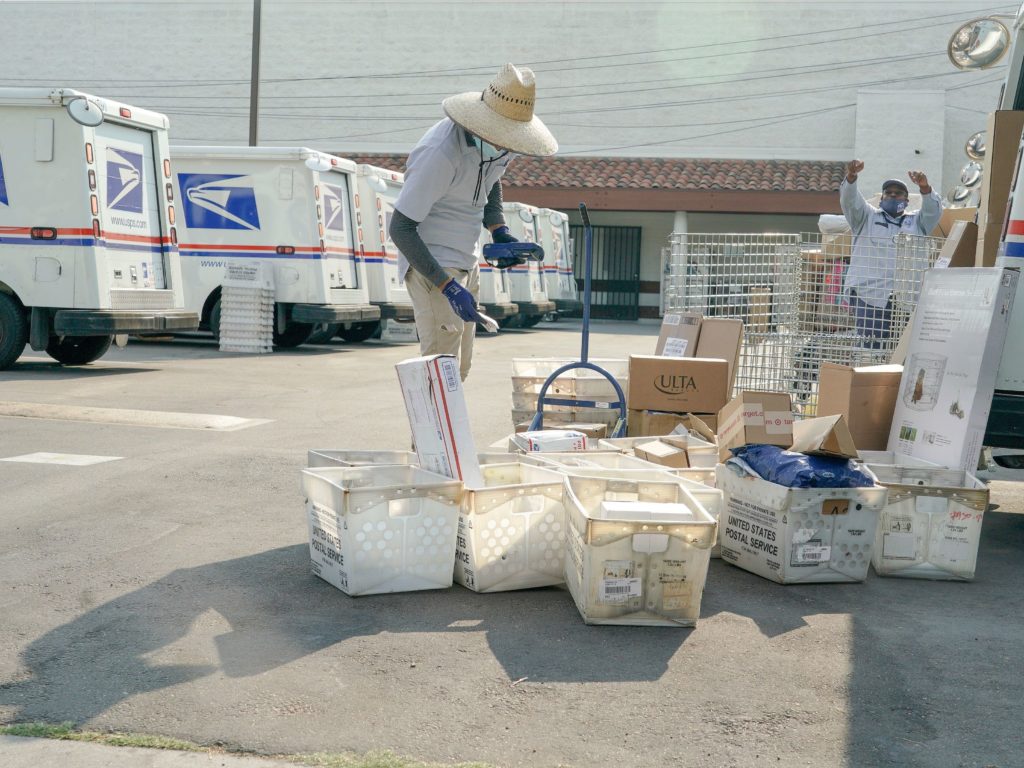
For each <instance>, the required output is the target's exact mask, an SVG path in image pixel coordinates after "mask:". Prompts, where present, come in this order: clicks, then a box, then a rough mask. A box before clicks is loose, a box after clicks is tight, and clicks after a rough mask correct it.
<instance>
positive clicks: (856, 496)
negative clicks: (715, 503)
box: [715, 464, 888, 584]
mask: <svg viewBox="0 0 1024 768" xmlns="http://www.w3.org/2000/svg"><path fill="white" fill-rule="evenodd" d="M715 476H716V483H717V485H718V488H719V489H720V490H721V491H722V492H723V493H724V494H725V510H724V511H723V512H722V521H721V522H722V525H721V529H720V531H719V543H720V544H721V547H722V559H723V560H726V561H728V562H730V563H732V564H733V565H737V566H739V567H740V568H743V569H744V570H747V571H750V572H751V573H756V574H757V575H759V576H764V577H765V578H766V579H771V580H772V581H777V582H779V583H780V584H804V583H810V582H834V581H840V582H844V581H845V582H856V581H864V580H865V579H866V578H867V575H868V563H870V562H871V552H872V549H873V545H874V542H875V530H876V528H877V526H878V518H879V514H880V513H881V511H882V509H883V508H884V507H885V504H886V498H887V496H888V490H887V489H886V488H883V487H881V486H878V485H876V486H874V487H871V488H787V487H785V486H782V485H777V484H775V483H770V482H768V481H767V480H763V479H762V478H760V477H755V476H750V475H748V476H746V477H741V476H740V475H738V474H737V473H736V472H734V471H733V470H731V469H729V467H727V466H726V465H724V464H719V465H718V466H717V467H716V468H715Z"/></svg>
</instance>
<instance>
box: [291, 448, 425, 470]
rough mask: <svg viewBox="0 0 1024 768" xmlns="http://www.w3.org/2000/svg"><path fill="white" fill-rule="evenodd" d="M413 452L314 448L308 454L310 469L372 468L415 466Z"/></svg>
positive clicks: (307, 463)
mask: <svg viewBox="0 0 1024 768" xmlns="http://www.w3.org/2000/svg"><path fill="white" fill-rule="evenodd" d="M416 463H417V461H416V454H415V453H413V452H412V451H350V450H344V449H342V450H337V449H333V448H314V449H312V450H310V451H308V452H307V455H306V466H308V467H368V466H370V467H372V466H389V465H405V464H408V465H413V466H415V465H416Z"/></svg>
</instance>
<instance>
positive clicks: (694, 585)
mask: <svg viewBox="0 0 1024 768" xmlns="http://www.w3.org/2000/svg"><path fill="white" fill-rule="evenodd" d="M565 483H566V485H565V493H566V501H565V509H566V520H567V527H566V559H565V581H566V585H567V586H568V588H569V592H570V593H571V594H572V596H573V600H574V601H575V602H576V607H577V609H578V610H579V612H580V615H581V616H582V617H583V620H584V621H585V622H586V623H587V624H626V625H634V626H694V625H695V624H696V623H697V619H698V617H699V616H700V602H701V596H702V594H703V591H704V582H705V581H706V579H707V571H708V563H709V562H710V553H711V547H712V545H713V544H714V541H715V536H716V533H717V523H716V522H715V520H714V518H713V517H712V516H711V514H710V513H709V512H708V511H707V510H706V509H704V508H703V507H702V506H701V505H700V503H699V502H698V501H697V500H696V499H695V498H694V496H693V494H692V493H691V492H690V491H689V490H688V489H687V488H685V487H684V486H683V485H682V484H681V483H679V482H660V481H648V480H625V479H621V478H617V477H616V478H611V477H584V476H578V477H577V476H573V475H567V476H566V480H565ZM608 502H612V503H615V502H632V503H633V504H632V506H633V507H634V508H635V512H633V513H629V512H622V511H620V512H617V513H614V514H613V513H609V512H607V508H608Z"/></svg>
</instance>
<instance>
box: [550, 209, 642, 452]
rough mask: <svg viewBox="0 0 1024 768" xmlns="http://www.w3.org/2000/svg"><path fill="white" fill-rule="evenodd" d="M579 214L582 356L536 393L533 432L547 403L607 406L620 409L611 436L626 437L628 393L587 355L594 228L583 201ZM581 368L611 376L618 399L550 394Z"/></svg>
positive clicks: (558, 371)
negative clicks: (581, 234)
mask: <svg viewBox="0 0 1024 768" xmlns="http://www.w3.org/2000/svg"><path fill="white" fill-rule="evenodd" d="M580 216H581V217H582V218H583V232H584V244H585V245H584V254H585V255H584V271H583V345H582V350H581V352H580V359H579V360H578V361H577V362H574V363H569V364H567V365H563V366H562V367H561V368H559V369H558V370H557V371H555V372H554V373H552V374H551V375H550V376H548V378H547V380H546V381H545V382H544V385H543V386H542V387H541V388H540V394H539V395H538V396H537V413H535V414H534V415H533V421H531V422H530V431H536V430H539V429H544V406H545V405H578V406H583V407H584V408H607V409H609V410H611V409H613V408H617V409H618V411H619V419H618V421H617V422H616V424H615V428H614V429H613V430H612V434H611V437H624V436H625V434H626V396H625V395H624V394H623V393H622V387H620V386H619V382H618V381H616V380H615V377H614V376H612V375H611V374H610V373H608V371H606V370H605V369H604V368H601V367H600V366H598V365H594V364H593V363H591V362H588V361H587V355H588V353H589V351H590V275H591V271H592V267H593V263H592V262H593V243H594V230H593V227H591V226H590V216H589V215H588V214H587V206H586V205H584V204H583V203H580ZM580 368H584V369H586V370H590V371H596V372H597V373H599V374H601V375H602V376H604V377H605V378H606V379H608V381H609V382H611V385H612V387H614V388H615V396H616V397H617V398H618V401H617V402H601V401H597V400H569V399H566V398H561V397H547V391H548V387H550V386H551V385H552V384H553V383H554V382H555V379H557V378H558V377H559V376H561V375H562V374H563V373H565V372H566V371H573V370H577V369H580ZM567 428H569V429H571V428H572V425H571V424H570V425H567Z"/></svg>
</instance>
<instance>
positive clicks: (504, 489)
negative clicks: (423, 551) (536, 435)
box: [455, 462, 565, 592]
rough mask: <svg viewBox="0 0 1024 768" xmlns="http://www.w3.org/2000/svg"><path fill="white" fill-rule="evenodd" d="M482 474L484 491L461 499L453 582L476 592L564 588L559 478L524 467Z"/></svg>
mask: <svg viewBox="0 0 1024 768" xmlns="http://www.w3.org/2000/svg"><path fill="white" fill-rule="evenodd" d="M481 471H482V472H483V476H484V487H482V488H477V489H472V490H470V489H467V490H466V492H465V494H464V496H463V498H462V507H461V511H460V514H459V531H458V540H457V545H456V550H455V582H456V583H458V584H461V585H462V586H464V587H466V588H467V589H472V590H473V591H475V592H504V591H507V590H510V589H530V588H531V587H548V586H553V585H556V584H561V583H563V581H564V576H563V571H564V569H565V507H564V506H563V504H562V497H563V493H562V475H560V474H559V473H557V472H553V471H551V470H550V469H545V468H543V467H539V466H536V465H533V464H526V463H523V462H512V463H508V464H484V465H483V466H481Z"/></svg>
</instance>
